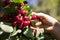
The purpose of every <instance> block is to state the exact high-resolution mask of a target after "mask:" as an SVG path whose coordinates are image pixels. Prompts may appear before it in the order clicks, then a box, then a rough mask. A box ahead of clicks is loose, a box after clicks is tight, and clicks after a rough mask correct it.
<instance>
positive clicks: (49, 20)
mask: <svg viewBox="0 0 60 40" xmlns="http://www.w3.org/2000/svg"><path fill="white" fill-rule="evenodd" d="M31 15H37V16H39V18H40V19H41V20H42V22H43V23H44V24H45V23H46V24H52V25H54V24H55V23H56V22H58V21H57V20H56V19H55V18H53V17H51V16H49V15H47V14H44V13H41V12H40V13H36V12H32V14H31Z"/></svg>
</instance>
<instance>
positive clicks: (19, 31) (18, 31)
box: [11, 29, 21, 36]
mask: <svg viewBox="0 0 60 40" xmlns="http://www.w3.org/2000/svg"><path fill="white" fill-rule="evenodd" d="M17 33H21V30H20V29H19V30H17V31H16V32H15V33H13V34H12V35H11V36H15V35H16V34H17Z"/></svg>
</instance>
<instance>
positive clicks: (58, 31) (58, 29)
mask: <svg viewBox="0 0 60 40" xmlns="http://www.w3.org/2000/svg"><path fill="white" fill-rule="evenodd" d="M51 33H52V34H54V36H55V37H56V39H57V40H60V23H58V22H57V23H55V25H54V27H53V29H52V32H51Z"/></svg>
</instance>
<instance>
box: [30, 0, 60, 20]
mask: <svg viewBox="0 0 60 40" xmlns="http://www.w3.org/2000/svg"><path fill="white" fill-rule="evenodd" d="M37 1H38V4H37V5H31V7H32V11H35V12H43V13H46V14H48V15H50V16H52V17H54V18H56V19H57V20H59V21H60V0H37Z"/></svg>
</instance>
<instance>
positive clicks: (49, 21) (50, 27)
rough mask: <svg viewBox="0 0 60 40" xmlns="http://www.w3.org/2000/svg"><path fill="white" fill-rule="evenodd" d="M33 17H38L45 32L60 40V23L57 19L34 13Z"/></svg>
mask: <svg viewBox="0 0 60 40" xmlns="http://www.w3.org/2000/svg"><path fill="white" fill-rule="evenodd" d="M31 15H37V16H38V17H39V18H40V20H41V22H42V23H43V26H44V28H45V30H46V31H48V32H49V33H51V34H54V36H55V37H56V39H57V40H60V23H59V22H58V21H57V20H56V19H55V18H53V17H51V16H49V15H47V14H44V13H36V12H32V14H31ZM37 24H38V23H37Z"/></svg>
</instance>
